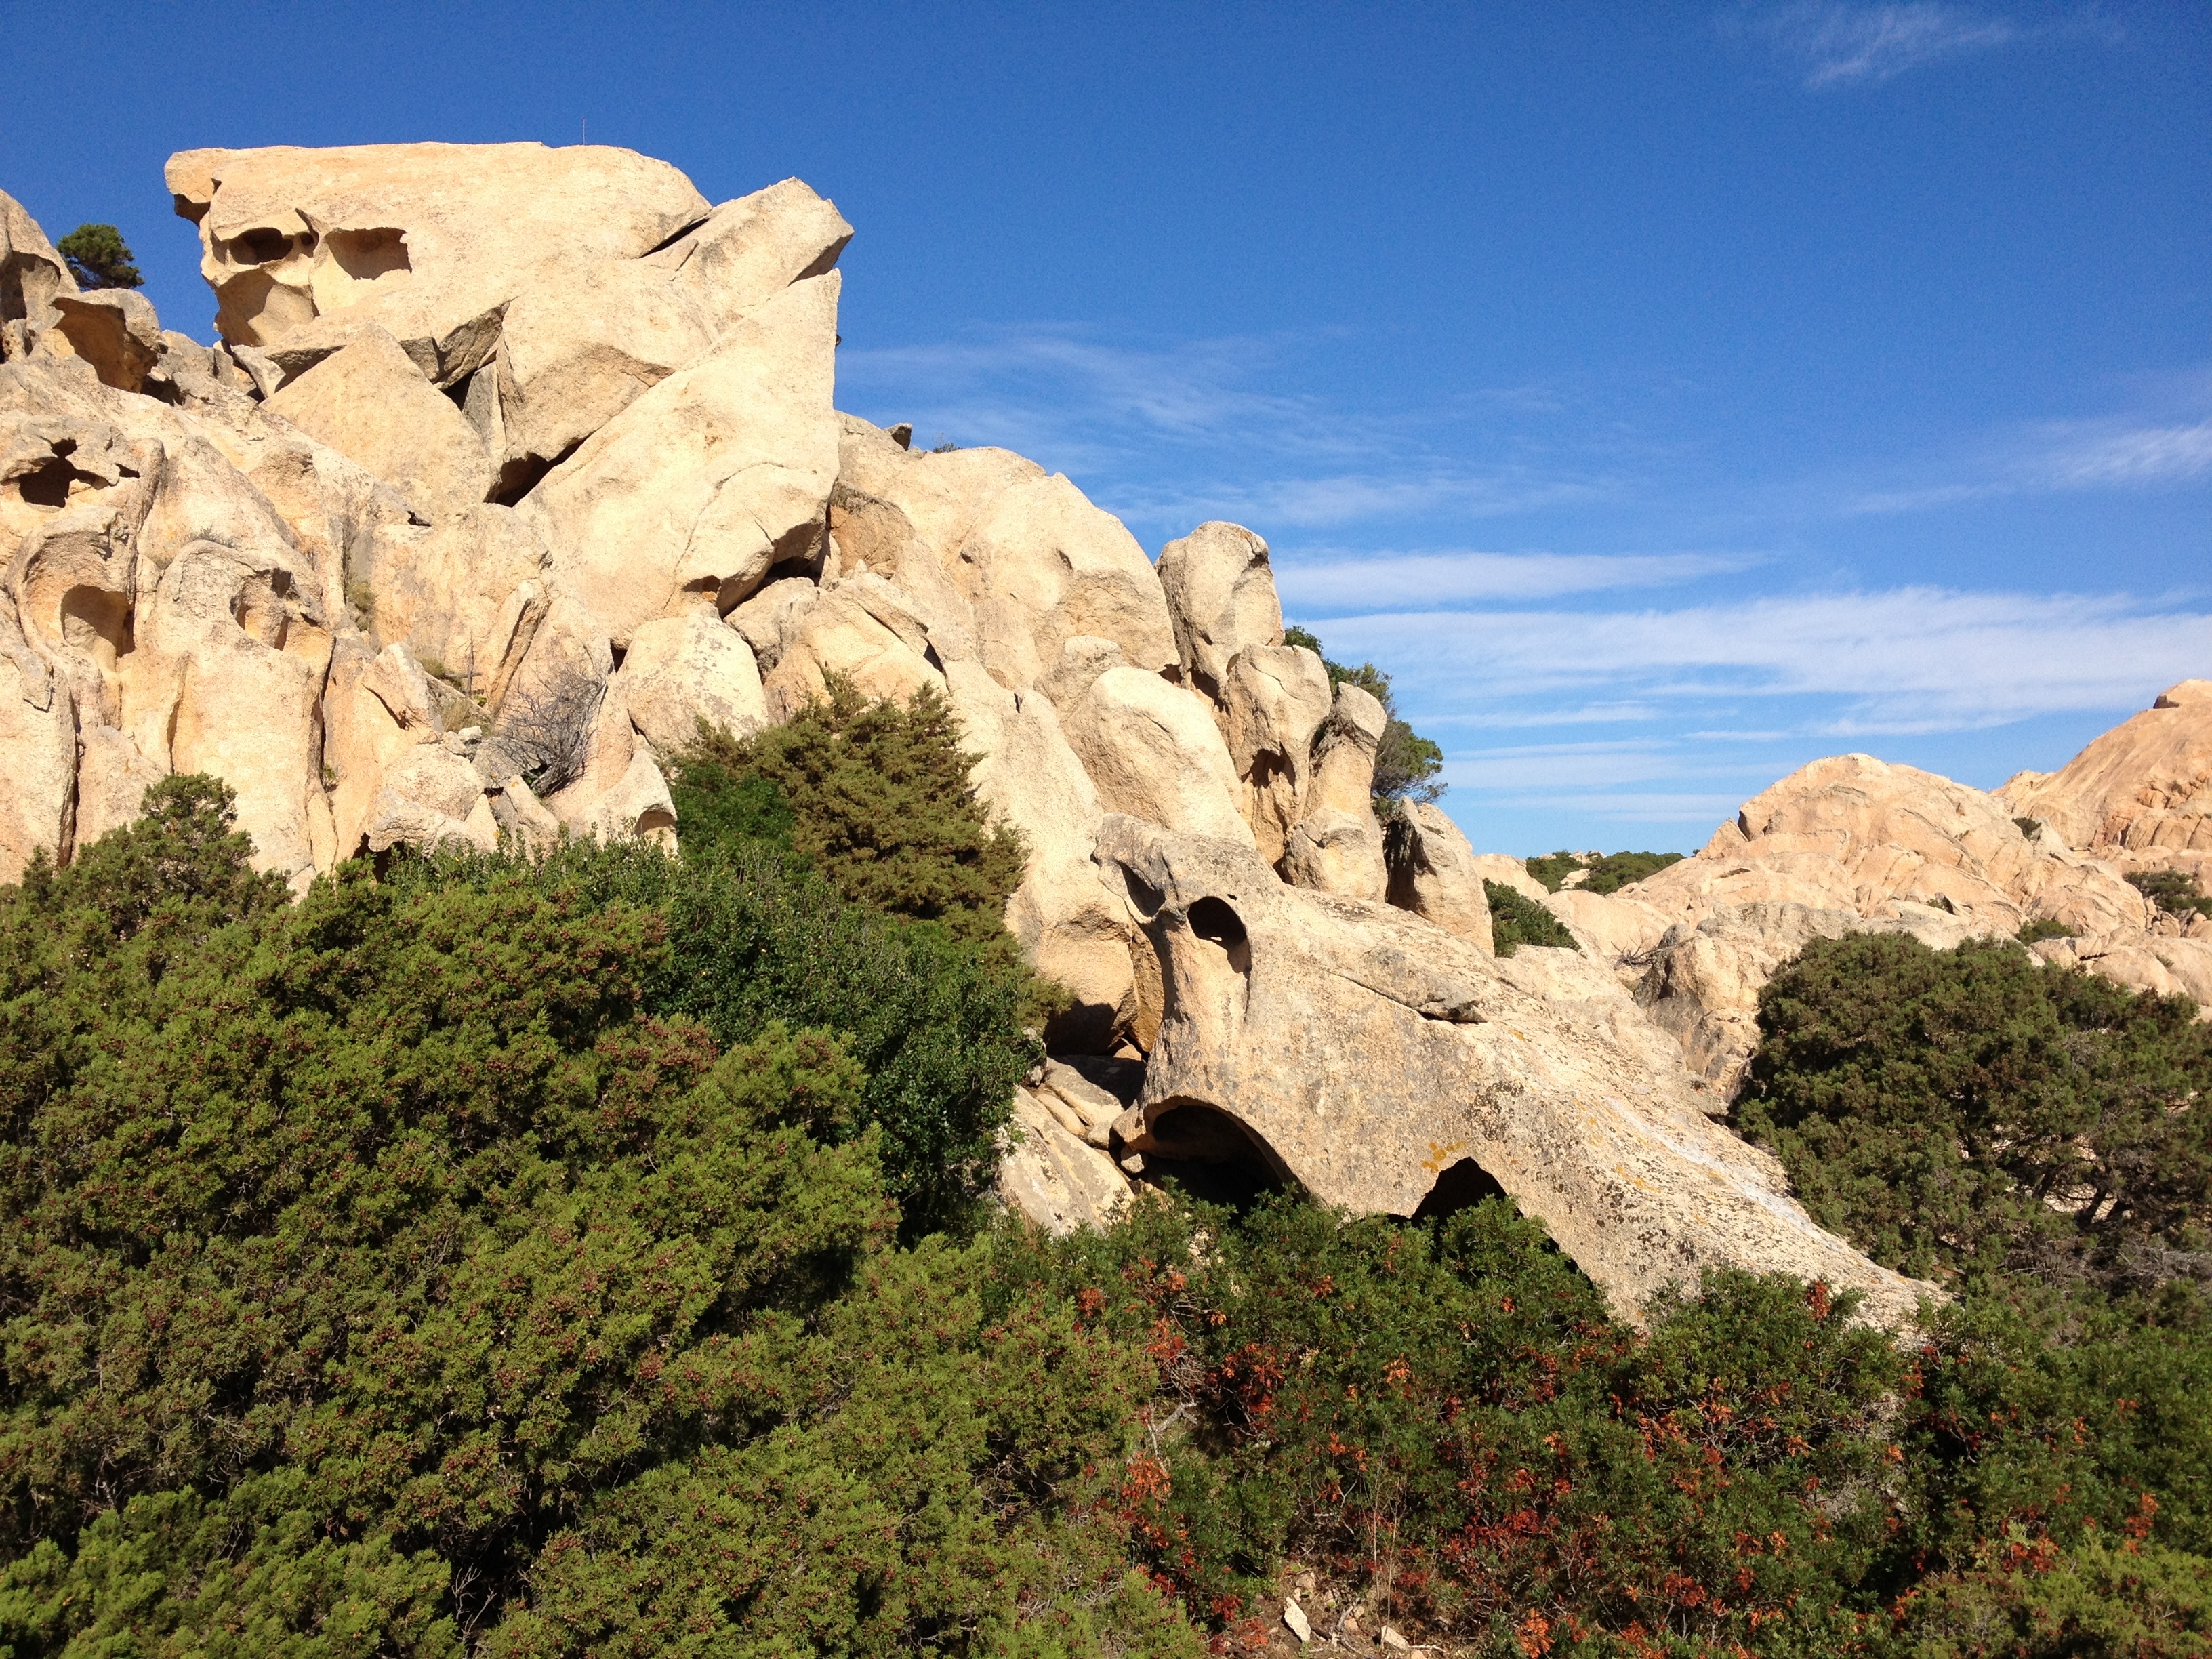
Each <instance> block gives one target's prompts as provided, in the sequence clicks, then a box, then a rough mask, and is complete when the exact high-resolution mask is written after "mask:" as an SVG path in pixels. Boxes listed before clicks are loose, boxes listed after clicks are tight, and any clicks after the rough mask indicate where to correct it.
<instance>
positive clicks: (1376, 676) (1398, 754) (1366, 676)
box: [1283, 628, 1444, 818]
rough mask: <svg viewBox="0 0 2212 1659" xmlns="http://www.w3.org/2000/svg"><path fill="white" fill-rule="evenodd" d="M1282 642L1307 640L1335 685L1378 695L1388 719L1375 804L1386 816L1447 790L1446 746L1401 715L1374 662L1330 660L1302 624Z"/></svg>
mask: <svg viewBox="0 0 2212 1659" xmlns="http://www.w3.org/2000/svg"><path fill="white" fill-rule="evenodd" d="M1283 643H1284V644H1285V645H1302V646H1304V647H1305V648H1306V649H1307V650H1309V651H1310V652H1312V653H1314V654H1315V655H1316V656H1318V657H1320V658H1321V659H1322V666H1323V667H1325V668H1326V669H1328V683H1329V684H1330V686H1331V687H1335V686H1339V685H1342V684H1346V682H1349V683H1350V684H1353V685H1356V686H1358V687H1359V689H1360V690H1363V691H1367V692H1370V693H1371V694H1373V696H1374V698H1375V701H1376V702H1379V703H1381V704H1382V705H1383V714H1385V715H1387V716H1388V717H1389V718H1388V720H1387V721H1386V722H1385V724H1384V726H1383V743H1382V746H1381V747H1380V748H1379V749H1377V750H1376V753H1375V808H1376V811H1377V812H1379V813H1380V814H1381V815H1382V816H1383V817H1385V818H1391V817H1396V816H1397V814H1398V811H1399V807H1400V803H1401V802H1404V801H1413V802H1415V803H1419V802H1423V801H1432V800H1434V799H1437V796H1439V795H1441V794H1443V792H1444V786H1443V784H1441V783H1438V782H1437V781H1436V777H1437V773H1439V772H1441V771H1443V769H1444V751H1443V750H1442V749H1441V748H1439V747H1437V744H1434V743H1431V741H1430V740H1429V739H1428V738H1425V737H1423V736H1421V735H1420V733H1419V732H1416V731H1414V730H1413V727H1412V726H1408V725H1407V724H1406V722H1405V721H1404V720H1401V718H1399V714H1398V700H1397V698H1396V697H1395V696H1393V695H1392V694H1391V690H1390V677H1389V675H1388V674H1386V673H1384V672H1383V671H1382V670H1381V669H1379V668H1377V667H1376V665H1374V664H1373V663H1371V662H1364V663H1361V664H1360V665H1358V667H1356V668H1351V667H1346V665H1344V664H1342V663H1340V662H1331V661H1329V659H1328V653H1326V652H1324V651H1323V650H1322V648H1321V641H1319V640H1317V639H1316V638H1315V637H1314V636H1313V635H1311V634H1310V633H1309V632H1307V631H1306V630H1305V629H1303V628H1288V629H1284V630H1283Z"/></svg>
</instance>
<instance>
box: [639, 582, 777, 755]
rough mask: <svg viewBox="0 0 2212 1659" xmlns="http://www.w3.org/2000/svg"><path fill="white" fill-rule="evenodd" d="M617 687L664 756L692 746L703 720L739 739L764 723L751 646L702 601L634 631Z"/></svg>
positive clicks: (642, 729) (764, 702)
mask: <svg viewBox="0 0 2212 1659" xmlns="http://www.w3.org/2000/svg"><path fill="white" fill-rule="evenodd" d="M622 681H623V689H624V697H625V700H626V701H627V702H628V704H629V717H630V722H631V724H633V725H634V726H636V727H637V729H638V730H639V731H640V732H643V733H644V734H645V740H646V741H647V743H649V744H652V745H653V748H654V749H655V750H657V751H659V753H661V754H663V755H666V754H671V753H673V752H674V751H675V750H678V749H681V748H683V747H684V746H685V745H686V744H690V743H692V742H693V741H695V740H696V738H697V736H698V731H699V725H700V722H701V721H702V720H703V721H704V722H706V724H708V726H718V727H720V728H721V729H722V730H724V731H726V732H729V733H730V734H731V735H732V736H733V737H739V738H749V737H750V736H751V735H752V734H753V733H754V732H757V731H759V730H760V729H761V728H762V727H763V726H766V725H767V724H768V702H767V700H766V698H765V697H764V696H763V695H762V691H761V678H760V669H759V668H758V666H757V665H755V663H754V661H753V653H752V649H751V647H749V646H748V645H746V643H745V642H744V640H743V639H742V638H740V637H739V636H738V634H737V632H736V631H735V630H734V629H729V628H725V627H724V626H723V625H722V619H721V618H720V617H718V616H716V615H715V614H714V606H713V605H708V604H707V603H705V602H704V601H702V602H701V603H700V604H698V605H693V606H692V607H691V608H690V610H688V611H685V612H684V614H683V615H682V616H680V617H662V618H661V619H660V620H659V621H658V622H649V623H645V624H644V625H643V626H642V627H641V628H640V629H638V630H637V632H636V633H635V635H632V636H631V638H630V644H629V654H628V655H627V656H625V657H624V658H623V665H622Z"/></svg>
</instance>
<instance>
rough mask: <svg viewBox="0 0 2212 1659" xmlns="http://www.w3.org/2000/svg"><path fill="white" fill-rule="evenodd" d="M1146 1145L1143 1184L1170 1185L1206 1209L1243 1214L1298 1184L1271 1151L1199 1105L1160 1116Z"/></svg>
mask: <svg viewBox="0 0 2212 1659" xmlns="http://www.w3.org/2000/svg"><path fill="white" fill-rule="evenodd" d="M1144 1152H1145V1171H1144V1179H1145V1180H1146V1181H1147V1182H1153V1183H1155V1184H1158V1183H1162V1182H1170V1181H1172V1182H1175V1183H1176V1185H1178V1186H1180V1187H1181V1188H1182V1189H1183V1191H1184V1192H1186V1193H1188V1194H1190V1196H1191V1197H1193V1198H1194V1199H1197V1200H1200V1202H1202V1203H1206V1204H1226V1205H1229V1206H1231V1207H1233V1208H1236V1209H1239V1210H1242V1209H1245V1208H1248V1207H1249V1206H1251V1205H1253V1204H1255V1203H1256V1202H1258V1201H1259V1200H1261V1199H1262V1198H1264V1197H1266V1196H1267V1194H1270V1193H1279V1192H1283V1191H1285V1190H1287V1189H1288V1188H1291V1187H1292V1186H1294V1185H1295V1184H1296V1183H1295V1182H1293V1181H1292V1180H1291V1175H1290V1172H1289V1170H1286V1169H1285V1168H1284V1167H1283V1163H1282V1160H1281V1159H1280V1158H1277V1157H1276V1156H1275V1152H1274V1149H1273V1147H1271V1146H1268V1145H1267V1142H1266V1141H1264V1140H1262V1139H1261V1138H1260V1137H1259V1136H1258V1135H1256V1134H1255V1133H1253V1132H1252V1131H1251V1130H1250V1129H1249V1128H1247V1127H1245V1126H1244V1125H1243V1123H1240V1122H1239V1121H1237V1119H1235V1118H1233V1117H1231V1115H1229V1114H1228V1113H1226V1112H1225V1111H1222V1110H1220V1109H1218V1108H1217V1107H1212V1106H1208V1105H1206V1103H1203V1102H1201V1101H1184V1102H1181V1103H1176V1104H1173V1105H1170V1106H1166V1107H1163V1108H1161V1109H1158V1110H1156V1111H1155V1112H1154V1113H1153V1114H1152V1121H1151V1125H1150V1128H1149V1131H1148V1133H1147V1134H1146V1146H1145V1149H1144Z"/></svg>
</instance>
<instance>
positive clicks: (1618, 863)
mask: <svg viewBox="0 0 2212 1659" xmlns="http://www.w3.org/2000/svg"><path fill="white" fill-rule="evenodd" d="M1681 861H1682V855H1681V854H1680V853H1607V854H1603V855H1602V856H1601V857H1599V858H1596V859H1594V860H1584V859H1583V858H1581V857H1580V856H1578V855H1577V854H1573V853H1567V852H1559V853H1544V854H1538V855H1537V856H1536V857H1534V858H1531V859H1527V860H1523V863H1525V864H1526V865H1527V866H1528V873H1529V874H1530V875H1532V876H1534V878H1536V879H1537V880H1538V881H1541V882H1542V883H1543V884H1544V886H1545V888H1546V890H1547V891H1550V892H1553V893H1556V892H1558V891H1559V890H1560V889H1561V888H1562V887H1564V886H1565V885H1566V884H1567V878H1568V877H1569V876H1571V875H1572V874H1574V872H1576V871H1577V870H1587V871H1589V878H1588V879H1586V880H1585V881H1583V883H1581V887H1582V890H1583V892H1585V893H1617V892H1619V891H1620V890H1621V889H1622V888H1624V887H1626V886H1627V885H1628V884H1630V883H1632V882H1638V881H1641V880H1643V879H1644V877H1646V876H1649V875H1652V874H1655V873H1656V872H1659V871H1661V870H1664V869H1665V868H1666V867H1667V866H1668V865H1670V864H1680V862H1681Z"/></svg>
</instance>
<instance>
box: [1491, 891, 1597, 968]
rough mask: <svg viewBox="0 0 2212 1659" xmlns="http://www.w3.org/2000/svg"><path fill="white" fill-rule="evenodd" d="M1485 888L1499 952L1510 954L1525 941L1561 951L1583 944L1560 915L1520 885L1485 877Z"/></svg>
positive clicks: (1494, 948)
mask: <svg viewBox="0 0 2212 1659" xmlns="http://www.w3.org/2000/svg"><path fill="white" fill-rule="evenodd" d="M1482 890H1483V893H1484V896H1486V897H1487V898H1488V899H1489V900H1490V944H1491V948H1492V950H1494V951H1497V952H1498V955H1499V956H1501V957H1510V956H1511V955H1512V954H1513V953H1514V952H1515V951H1517V950H1519V949H1520V948H1521V947H1522V945H1547V946H1549V947H1550V948H1552V949H1553V950H1559V951H1578V950H1580V949H1581V948H1582V947H1581V946H1580V945H1577V944H1576V943H1575V936H1574V935H1573V934H1572V933H1569V932H1568V931H1567V930H1566V928H1565V927H1564V926H1563V925H1562V924H1561V923H1560V921H1559V918H1558V917H1557V916H1555V915H1553V914H1552V913H1551V912H1550V911H1549V910H1547V909H1546V908H1544V907H1543V906H1542V905H1541V904H1539V903H1537V902H1536V901H1535V900H1534V899H1532V898H1530V897H1529V896H1528V895H1527V894H1525V893H1523V892H1522V891H1520V890H1518V889H1517V888H1512V887H1508V886H1506V885H1505V884H1504V883H1502V882H1495V881H1486V882H1484V883H1483V884H1482Z"/></svg>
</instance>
